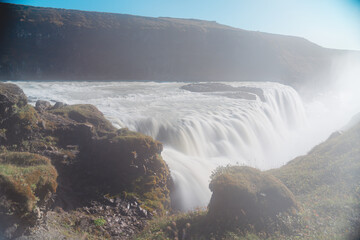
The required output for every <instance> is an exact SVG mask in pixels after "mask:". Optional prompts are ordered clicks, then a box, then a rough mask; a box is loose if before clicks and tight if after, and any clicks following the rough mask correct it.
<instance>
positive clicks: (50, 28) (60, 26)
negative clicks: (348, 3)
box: [0, 3, 343, 87]
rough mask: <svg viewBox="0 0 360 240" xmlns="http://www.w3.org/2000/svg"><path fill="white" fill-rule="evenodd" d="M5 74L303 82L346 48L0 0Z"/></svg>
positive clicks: (0, 58) (1, 73)
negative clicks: (336, 49)
mask: <svg viewBox="0 0 360 240" xmlns="http://www.w3.org/2000/svg"><path fill="white" fill-rule="evenodd" d="M0 18H1V19H0V20H1V21H0V22H1V26H0V33H1V38H0V79H37V80H41V79H47V80H49V79H53V80H60V79H61V80H82V79H84V80H91V79H96V80H165V81H279V82H283V83H286V84H290V85H292V86H295V87H296V86H298V85H299V84H302V83H303V82H306V81H310V80H311V79H312V78H313V77H315V76H318V75H319V74H325V73H328V71H329V68H330V67H331V60H332V57H333V56H336V55H339V54H342V53H343V52H342V51H335V50H329V49H325V48H322V47H320V46H317V45H315V44H313V43H311V42H309V41H307V40H305V39H302V38H298V37H290V36H282V35H275V34H267V33H261V32H252V31H245V30H241V29H236V28H232V27H228V26H224V25H220V24H217V23H216V22H208V21H200V20H184V19H172V18H148V17H137V16H131V15H123V14H110V13H98V12H83V11H74V10H63V9H49V8H36V7H27V6H22V5H11V4H3V3H2V4H0Z"/></svg>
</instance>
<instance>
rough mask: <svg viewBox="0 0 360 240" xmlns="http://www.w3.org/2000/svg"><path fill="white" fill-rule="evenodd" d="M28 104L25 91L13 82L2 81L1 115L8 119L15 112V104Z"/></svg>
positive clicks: (0, 89) (0, 93) (0, 96)
mask: <svg viewBox="0 0 360 240" xmlns="http://www.w3.org/2000/svg"><path fill="white" fill-rule="evenodd" d="M26 104H27V97H26V96H25V94H24V92H23V91H22V90H21V88H19V87H18V86H16V85H15V84H12V83H1V82H0V116H1V120H4V119H6V118H7V117H8V116H9V115H11V114H12V112H13V109H12V108H13V106H17V107H23V106H25V105H26Z"/></svg>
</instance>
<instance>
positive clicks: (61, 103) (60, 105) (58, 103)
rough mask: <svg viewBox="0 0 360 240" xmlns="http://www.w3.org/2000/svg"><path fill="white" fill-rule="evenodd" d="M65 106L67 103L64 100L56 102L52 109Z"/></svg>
mask: <svg viewBox="0 0 360 240" xmlns="http://www.w3.org/2000/svg"><path fill="white" fill-rule="evenodd" d="M64 106H67V104H66V103H63V102H56V103H55V105H54V106H53V107H52V109H58V108H62V107H64Z"/></svg>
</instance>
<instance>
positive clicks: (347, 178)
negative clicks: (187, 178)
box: [136, 118, 360, 240]
mask: <svg viewBox="0 0 360 240" xmlns="http://www.w3.org/2000/svg"><path fill="white" fill-rule="evenodd" d="M354 119H355V118H354ZM352 123H353V124H352V127H351V128H349V129H347V130H346V131H344V132H335V133H333V134H332V135H331V136H330V137H329V139H327V140H326V141H325V142H323V143H321V144H319V145H317V146H315V147H314V148H313V149H312V150H311V151H310V152H309V153H308V154H306V155H304V156H299V157H297V158H296V159H294V160H292V161H290V162H289V163H288V164H286V165H284V166H283V167H280V168H277V169H272V170H269V171H265V172H262V173H261V172H260V171H258V170H254V169H250V168H249V167H241V166H226V167H219V168H218V169H217V170H216V171H215V172H214V173H213V176H212V181H211V182H210V188H211V189H212V191H213V196H212V199H211V201H210V204H209V206H208V209H207V210H200V211H195V212H191V213H186V214H185V213H183V214H177V215H172V216H169V217H167V218H162V219H158V220H155V221H152V222H151V224H149V226H148V227H147V228H145V230H144V231H142V233H141V234H140V235H139V236H138V238H136V239H139V240H142V239H162V238H161V237H163V239H166V237H170V239H171V236H174V235H176V236H179V239H180V237H183V236H184V234H185V235H186V236H185V237H183V239H222V240H230V239H231V240H234V239H236V240H245V239H254V240H255V239H256V240H260V239H287V240H288V239H304V240H305V239H306V240H310V239H311V240H313V239H317V240H318V239H321V240H327V239H348V240H358V239H359V237H360V228H359V226H360V188H359V183H360V161H359V160H360V159H359V158H360V148H359V146H360V122H359V121H357V122H356V123H355V122H354V121H353V122H352ZM267 174H269V175H272V176H271V177H275V178H276V179H277V181H279V180H280V181H281V182H280V181H279V182H280V183H281V184H284V185H285V186H286V187H287V189H288V190H285V191H283V190H280V189H284V187H280V185H281V184H280V185H278V184H279V182H278V184H275V185H278V188H277V189H276V188H274V187H273V186H274V185H273V184H270V182H271V181H269V179H267V180H266V181H264V179H265V178H269V176H267ZM275 181H276V180H275ZM264 182H265V184H264ZM267 184H268V185H269V186H270V185H272V191H269V189H270V187H269V186H266V185H267ZM214 186H215V187H214ZM259 188H262V189H261V190H260V191H259ZM286 191H289V192H291V194H290V195H288V197H287V199H291V198H292V196H291V195H292V194H293V195H294V201H296V202H297V204H298V206H299V208H298V211H297V212H296V214H295V215H293V214H294V213H292V214H290V215H287V214H283V213H280V214H278V215H277V218H276V219H272V221H270V222H266V221H263V222H262V228H260V230H259V223H258V222H256V221H254V219H256V216H257V217H258V218H260V217H261V218H262V219H265V217H264V216H263V215H264V214H265V213H266V211H265V210H271V211H274V210H276V207H274V204H272V203H271V201H274V203H276V202H279V201H281V199H283V200H282V201H284V198H282V197H283V196H284V195H286V194H284V192H286ZM282 194H283V196H281V195H282ZM274 195H277V196H276V198H275V197H274ZM214 196H215V197H214ZM249 198H250V199H251V201H247V200H248V199H249ZM234 199H236V200H234ZM285 199H286V198H285ZM215 200H216V201H215ZM263 205H264V206H267V207H268V208H264V209H263V208H262V206H263ZM254 206H256V207H257V208H258V209H261V211H260V212H257V211H259V210H258V209H254V208H253V207H254ZM278 206H281V207H282V208H286V207H287V206H291V205H290V204H289V205H286V204H284V202H282V203H281V204H279V205H278ZM214 207H215V210H216V211H217V212H215V217H214V216H213V215H214V213H213V212H212V211H213V209H214ZM239 209H240V210H239ZM279 212H280V211H279ZM254 214H255V217H254ZM256 214H257V215H256ZM234 216H235V217H234ZM251 221H252V224H253V226H247V225H246V224H247V223H249V222H251ZM244 223H245V224H244ZM219 226H221V227H219Z"/></svg>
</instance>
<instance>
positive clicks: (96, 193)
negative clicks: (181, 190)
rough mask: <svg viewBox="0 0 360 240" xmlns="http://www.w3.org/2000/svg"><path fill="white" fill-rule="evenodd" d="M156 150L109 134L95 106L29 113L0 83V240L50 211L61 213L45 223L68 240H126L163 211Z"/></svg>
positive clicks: (147, 141)
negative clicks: (89, 238)
mask: <svg viewBox="0 0 360 240" xmlns="http://www.w3.org/2000/svg"><path fill="white" fill-rule="evenodd" d="M161 151H162V144H161V143H160V142H158V141H156V140H154V139H152V138H151V137H149V136H145V135H142V134H140V133H136V132H132V131H129V130H128V129H116V128H115V127H113V126H112V124H111V123H110V122H109V121H108V120H107V119H106V118H105V117H104V116H103V114H102V113H101V112H100V111H99V110H98V109H97V108H96V107H95V106H92V105H86V104H85V105H82V104H78V105H65V104H61V103H57V104H55V105H54V106H51V104H50V103H49V102H46V101H38V102H37V103H36V106H35V108H34V107H33V106H31V105H29V104H27V97H26V96H25V94H24V93H23V91H22V90H21V89H20V88H19V87H17V86H16V85H14V84H10V83H0V239H3V238H4V237H6V238H13V237H16V236H19V235H21V234H22V233H23V232H24V231H25V230H26V229H28V228H29V227H31V226H33V225H34V224H35V223H39V222H41V221H42V219H43V217H44V215H47V214H48V212H49V211H50V212H51V211H53V210H55V209H57V208H61V209H63V210H65V211H66V212H65V213H63V212H62V210H61V211H60V212H57V213H56V212H53V213H49V214H50V216H51V214H55V216H54V218H53V220H54V221H55V222H59V221H60V222H61V221H63V223H64V224H68V225H70V226H71V228H70V232H72V233H73V232H74V231H75V230H74V229H75V228H76V229H77V230H79V229H81V231H85V232H88V233H89V234H92V235H95V236H96V237H94V239H98V238H102V237H100V236H103V237H106V238H109V236H108V235H109V234H111V237H113V238H115V239H124V237H129V236H130V235H132V234H134V232H136V231H137V230H138V229H141V228H142V227H143V226H144V224H145V221H146V220H148V219H149V218H151V217H152V216H153V215H161V214H164V213H165V212H166V210H168V209H169V208H170V188H171V185H172V182H171V178H170V171H169V168H168V166H167V165H166V163H165V162H164V160H163V159H162V157H161V155H160V154H161ZM54 193H56V194H54ZM97 218H98V219H97ZM59 219H62V220H59ZM99 219H100V220H99ZM80 220H81V221H82V222H83V223H81V224H80V226H79V224H78V223H77V221H80ZM96 220H97V221H98V222H96ZM46 221H47V220H46ZM69 221H70V223H69ZM66 222H67V223H66ZM98 224H100V225H101V226H102V228H101V229H100V231H99V229H98V228H97V227H98V226H97V225H98ZM60 225H61V224H59V223H57V225H56V226H60ZM49 233H51V231H49ZM61 234H62V235H64V233H61ZM3 235H4V236H3ZM120 236H121V237H120ZM58 238H59V237H55V236H46V237H39V236H37V237H35V238H30V239H58ZM80 238H81V237H79V236H75V237H73V238H71V239H80Z"/></svg>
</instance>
